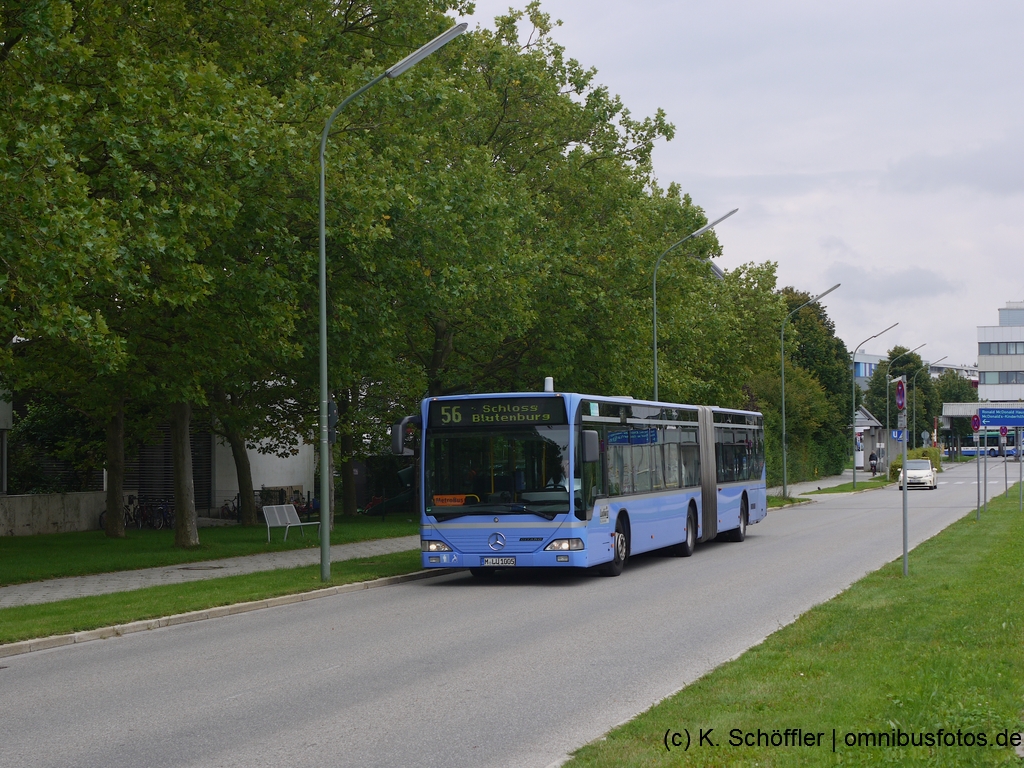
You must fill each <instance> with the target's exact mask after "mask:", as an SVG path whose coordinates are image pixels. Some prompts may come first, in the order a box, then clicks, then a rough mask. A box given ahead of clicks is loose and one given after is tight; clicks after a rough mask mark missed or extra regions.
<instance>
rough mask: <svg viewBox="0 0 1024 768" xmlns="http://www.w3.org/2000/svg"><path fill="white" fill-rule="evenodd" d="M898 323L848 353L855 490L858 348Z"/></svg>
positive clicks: (854, 485)
mask: <svg viewBox="0 0 1024 768" xmlns="http://www.w3.org/2000/svg"><path fill="white" fill-rule="evenodd" d="M897 325H899V323H893V324H892V325H890V326H889V327H888V328H886V329H885V330H884V331H879V332H878V333H876V334H875V335H874V336H868V337H867V338H866V339H864V341H862V342H861V343H860V344H858V345H857V346H856V347H854V348H853V352H851V353H850V430H851V431H852V432H853V490H855V491H856V490H857V353H858V352H860V348H861V347H863V346H864V345H865V344H867V343H868V342H869V341H871V340H872V339H877V338H878V337H879V336H881V335H882V334H883V333H886V332H887V331H891V330H892V329H893V328H895V327H896V326H897Z"/></svg>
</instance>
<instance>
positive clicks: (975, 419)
mask: <svg viewBox="0 0 1024 768" xmlns="http://www.w3.org/2000/svg"><path fill="white" fill-rule="evenodd" d="M971 429H973V430H974V431H975V432H977V431H978V430H979V429H981V417H980V416H979V415H978V414H974V415H973V416H971Z"/></svg>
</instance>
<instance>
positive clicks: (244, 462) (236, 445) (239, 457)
mask: <svg viewBox="0 0 1024 768" xmlns="http://www.w3.org/2000/svg"><path fill="white" fill-rule="evenodd" d="M222 426H223V427H224V434H225V435H226V436H227V439H228V444H229V445H230V446H231V456H232V457H233V458H234V460H235V474H236V475H238V498H239V500H238V522H239V523H241V524H242V525H256V523H257V520H256V499H255V496H254V494H253V487H252V466H251V465H250V464H249V452H248V451H246V450H245V440H244V439H243V438H242V436H241V435H240V434H239V433H238V432H236V431H235V430H233V429H231V428H230V427H228V426H227V425H222Z"/></svg>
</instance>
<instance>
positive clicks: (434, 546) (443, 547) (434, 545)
mask: <svg viewBox="0 0 1024 768" xmlns="http://www.w3.org/2000/svg"><path fill="white" fill-rule="evenodd" d="M420 549H421V550H422V551H424V552H451V551H452V548H451V547H449V546H448V545H447V544H445V543H444V542H443V541H435V540H434V539H420Z"/></svg>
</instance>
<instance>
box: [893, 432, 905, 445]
mask: <svg viewBox="0 0 1024 768" xmlns="http://www.w3.org/2000/svg"><path fill="white" fill-rule="evenodd" d="M892 439H893V440H895V441H896V442H897V443H902V442H903V430H902V429H894V430H893V431H892Z"/></svg>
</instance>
